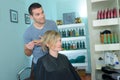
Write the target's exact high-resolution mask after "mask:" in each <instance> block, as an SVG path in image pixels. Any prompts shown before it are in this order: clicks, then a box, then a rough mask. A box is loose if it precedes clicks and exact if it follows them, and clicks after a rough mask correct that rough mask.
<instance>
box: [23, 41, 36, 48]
mask: <svg viewBox="0 0 120 80" xmlns="http://www.w3.org/2000/svg"><path fill="white" fill-rule="evenodd" d="M25 46H26V47H27V48H28V49H30V50H33V48H34V46H35V43H34V41H31V42H29V43H28V44H26V45H25Z"/></svg>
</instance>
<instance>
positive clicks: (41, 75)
mask: <svg viewBox="0 0 120 80" xmlns="http://www.w3.org/2000/svg"><path fill="white" fill-rule="evenodd" d="M36 68H37V69H36V77H35V80H81V79H80V77H79V75H78V74H77V72H76V71H75V69H74V67H73V66H72V65H71V63H70V62H69V60H68V58H67V57H66V56H65V55H63V54H58V57H57V58H55V57H53V56H51V55H50V54H47V55H45V56H43V57H41V58H40V59H39V60H38V62H37V67H36Z"/></svg>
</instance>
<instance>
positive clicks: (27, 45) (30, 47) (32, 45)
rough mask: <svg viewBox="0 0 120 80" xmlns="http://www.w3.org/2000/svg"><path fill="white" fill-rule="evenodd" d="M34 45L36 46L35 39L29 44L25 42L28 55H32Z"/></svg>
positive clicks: (25, 50)
mask: <svg viewBox="0 0 120 80" xmlns="http://www.w3.org/2000/svg"><path fill="white" fill-rule="evenodd" d="M34 46H35V44H34V41H31V42H29V43H28V44H25V46H24V52H25V54H26V55H27V56H31V55H32V50H33V48H34Z"/></svg>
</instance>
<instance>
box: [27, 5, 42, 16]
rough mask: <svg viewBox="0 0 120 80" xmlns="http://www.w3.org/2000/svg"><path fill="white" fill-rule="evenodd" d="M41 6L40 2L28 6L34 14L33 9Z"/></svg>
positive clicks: (30, 12)
mask: <svg viewBox="0 0 120 80" xmlns="http://www.w3.org/2000/svg"><path fill="white" fill-rule="evenodd" d="M41 7H42V5H41V4H39V3H32V4H31V5H30V6H29V8H28V11H29V14H30V15H33V13H32V10H33V9H36V8H41Z"/></svg>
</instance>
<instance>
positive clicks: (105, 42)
mask: <svg viewBox="0 0 120 80" xmlns="http://www.w3.org/2000/svg"><path fill="white" fill-rule="evenodd" d="M106 37H107V36H106V34H104V44H107V38H106Z"/></svg>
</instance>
